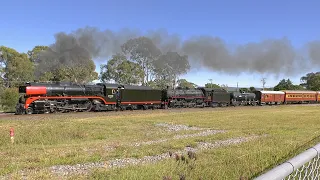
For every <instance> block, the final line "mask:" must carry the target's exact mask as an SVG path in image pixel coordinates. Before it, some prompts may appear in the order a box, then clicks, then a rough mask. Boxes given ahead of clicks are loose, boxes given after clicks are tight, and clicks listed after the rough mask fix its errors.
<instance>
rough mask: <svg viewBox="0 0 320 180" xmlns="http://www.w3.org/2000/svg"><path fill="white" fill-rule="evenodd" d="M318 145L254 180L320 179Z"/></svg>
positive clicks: (319, 146)
mask: <svg viewBox="0 0 320 180" xmlns="http://www.w3.org/2000/svg"><path fill="white" fill-rule="evenodd" d="M319 168H320V143H319V144H317V145H315V146H313V147H311V148H310V149H308V150H306V151H304V152H302V153H301V154H299V155H297V156H295V157H294V158H292V159H290V160H288V161H286V162H285V163H283V164H281V165H279V166H277V167H275V168H273V169H271V170H270V171H268V172H266V173H265V174H262V175H261V176H259V177H257V178H256V180H280V179H281V180H282V179H284V180H287V179H299V180H300V179H308V180H309V179H312V180H313V179H320V174H319Z"/></svg>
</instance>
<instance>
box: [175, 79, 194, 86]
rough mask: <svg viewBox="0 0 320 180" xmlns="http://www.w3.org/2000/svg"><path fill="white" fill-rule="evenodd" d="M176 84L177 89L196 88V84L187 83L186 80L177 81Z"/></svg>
mask: <svg viewBox="0 0 320 180" xmlns="http://www.w3.org/2000/svg"><path fill="white" fill-rule="evenodd" d="M177 83H178V87H181V88H196V87H197V85H196V84H194V83H192V82H189V81H187V80H186V79H179V80H178V81H177Z"/></svg>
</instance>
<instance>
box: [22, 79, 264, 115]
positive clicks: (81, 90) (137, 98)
mask: <svg viewBox="0 0 320 180" xmlns="http://www.w3.org/2000/svg"><path fill="white" fill-rule="evenodd" d="M19 93H20V94H21V95H20V98H19V102H18V103H17V106H16V114H34V113H56V112H72V111H73V112H74V111H114V110H116V111H118V110H127V109H130V110H136V109H143V110H146V109H167V108H192V107H202V108H204V107H217V106H239V105H257V103H258V101H257V100H256V95H255V94H254V93H238V92H233V93H229V92H227V91H226V90H224V89H222V88H204V87H199V88H193V89H189V88H176V89H171V88H166V89H153V88H151V87H148V86H132V85H122V84H108V83H97V84H94V85H85V84H75V83H70V82H56V83H38V82H31V83H26V84H25V85H24V86H20V87H19Z"/></svg>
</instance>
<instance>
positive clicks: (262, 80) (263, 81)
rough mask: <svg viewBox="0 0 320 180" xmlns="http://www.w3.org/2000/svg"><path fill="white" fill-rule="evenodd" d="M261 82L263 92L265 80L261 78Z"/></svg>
mask: <svg viewBox="0 0 320 180" xmlns="http://www.w3.org/2000/svg"><path fill="white" fill-rule="evenodd" d="M261 82H262V88H263V90H264V85H265V84H266V78H264V77H263V78H262V79H261Z"/></svg>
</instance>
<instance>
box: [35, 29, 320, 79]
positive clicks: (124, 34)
mask: <svg viewBox="0 0 320 180" xmlns="http://www.w3.org/2000/svg"><path fill="white" fill-rule="evenodd" d="M140 36H146V37H149V38H150V39H151V40H152V41H153V42H154V44H155V45H156V46H157V47H158V48H159V49H160V50H161V51H162V53H164V54H165V53H166V52H169V51H176V52H178V53H180V54H181V55H187V56H188V59H189V61H190V64H193V65H195V66H198V67H201V68H206V69H209V70H212V71H214V72H222V73H227V74H239V73H241V72H249V73H262V74H266V73H267V74H272V75H279V74H283V75H295V74H297V73H301V71H303V69H302V68H301V67H302V65H304V66H305V67H304V68H305V69H306V68H313V67H315V66H319V65H320V61H319V59H320V53H319V52H320V51H319V50H320V41H314V42H311V43H309V44H308V48H309V54H308V57H302V56H301V55H300V54H298V53H297V50H296V49H295V48H294V47H293V46H292V44H291V42H290V40H289V39H288V38H285V37H284V38H281V39H267V40H264V41H261V42H251V43H247V44H239V45H237V47H236V48H235V49H231V48H229V46H228V44H226V43H225V42H224V40H223V39H221V38H219V37H212V36H196V37H190V38H189V39H186V40H184V41H183V40H181V38H180V36H179V35H178V34H169V33H168V32H167V31H166V30H163V29H160V30H155V31H148V32H146V33H142V32H140V31H137V30H130V29H123V30H120V31H118V32H115V31H111V30H104V31H102V30H100V29H98V28H94V27H85V28H80V29H78V30H75V31H73V32H71V33H69V34H67V33H63V32H60V33H57V34H56V35H55V39H56V42H55V43H54V44H52V45H51V46H50V49H49V50H47V51H44V52H43V53H41V55H40V58H39V59H41V60H40V61H39V62H38V63H39V68H38V70H39V71H40V72H46V71H48V70H50V69H54V68H57V67H59V66H77V65H79V64H85V63H87V62H88V61H90V60H92V59H102V60H103V62H104V63H105V62H106V60H107V59H109V58H110V57H111V56H112V55H113V54H115V53H117V52H120V51H121V45H122V44H123V43H125V42H126V41H128V40H129V39H132V38H136V37H140ZM306 62H308V63H306ZM307 64H308V66H307ZM305 69H304V70H305Z"/></svg>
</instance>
